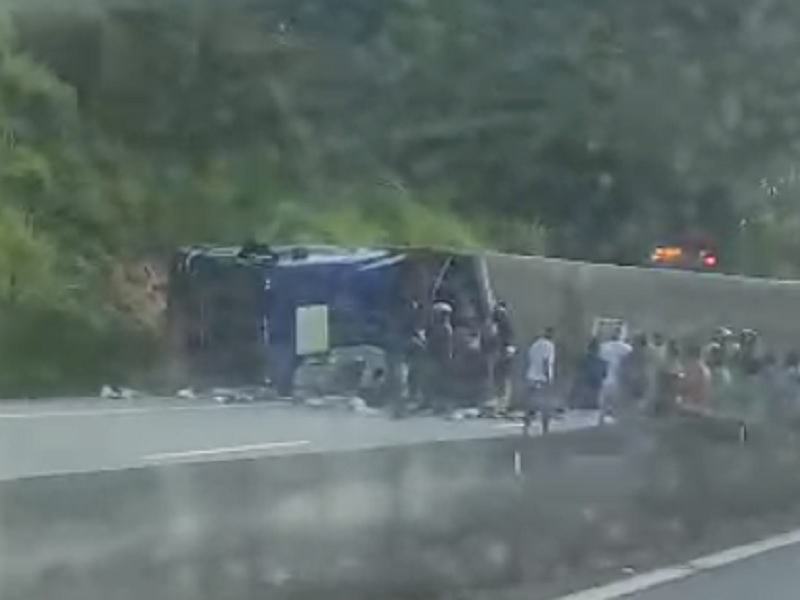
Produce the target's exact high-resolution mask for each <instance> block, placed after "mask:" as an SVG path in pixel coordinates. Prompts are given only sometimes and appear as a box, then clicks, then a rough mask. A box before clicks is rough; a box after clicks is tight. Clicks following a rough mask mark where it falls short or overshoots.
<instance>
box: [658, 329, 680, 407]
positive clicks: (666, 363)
mask: <svg viewBox="0 0 800 600" xmlns="http://www.w3.org/2000/svg"><path fill="white" fill-rule="evenodd" d="M666 349H667V352H666V356H665V358H664V360H663V362H661V363H659V364H658V365H657V367H656V391H655V402H654V404H653V415H654V416H656V417H663V416H668V415H670V414H672V413H673V412H674V410H675V408H676V407H677V405H678V400H679V399H680V395H681V382H682V380H683V364H682V362H681V350H680V346H679V345H678V342H677V341H676V340H669V342H667V345H666Z"/></svg>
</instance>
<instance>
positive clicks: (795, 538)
mask: <svg viewBox="0 0 800 600" xmlns="http://www.w3.org/2000/svg"><path fill="white" fill-rule="evenodd" d="M799 590H800V530H795V531H791V532H789V533H784V534H781V535H777V536H774V537H771V538H767V539H764V540H760V541H757V542H752V543H749V544H745V545H743V546H738V547H734V548H729V549H727V550H723V551H722V552H718V553H716V554H712V555H709V556H704V557H701V558H696V559H693V560H690V561H689V562H686V563H684V564H678V565H674V566H671V567H666V568H663V569H659V570H656V571H652V572H649V573H643V574H641V575H636V576H634V577H630V578H627V579H621V580H619V581H615V582H612V583H609V584H606V585H602V586H599V587H595V588H590V589H586V590H582V591H579V592H575V593H572V594H569V595H567V596H562V597H560V598H559V599H558V600H717V599H724V600H753V599H755V598H765V599H769V600H794V599H795V598H798V597H800V593H798V591H799Z"/></svg>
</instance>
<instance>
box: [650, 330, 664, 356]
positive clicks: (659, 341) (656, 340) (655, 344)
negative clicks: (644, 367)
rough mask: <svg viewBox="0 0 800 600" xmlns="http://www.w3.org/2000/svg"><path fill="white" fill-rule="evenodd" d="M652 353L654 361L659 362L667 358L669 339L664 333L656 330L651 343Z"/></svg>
mask: <svg viewBox="0 0 800 600" xmlns="http://www.w3.org/2000/svg"><path fill="white" fill-rule="evenodd" d="M650 353H651V354H652V355H653V362H654V363H655V364H658V363H660V362H663V361H664V360H666V358H667V340H666V338H665V337H664V334H663V333H660V332H658V331H656V332H655V333H654V334H653V339H652V343H651V344H650Z"/></svg>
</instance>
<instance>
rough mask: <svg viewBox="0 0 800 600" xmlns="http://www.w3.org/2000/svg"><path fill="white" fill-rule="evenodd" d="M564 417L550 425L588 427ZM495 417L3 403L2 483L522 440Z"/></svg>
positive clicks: (581, 419) (161, 403)
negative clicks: (480, 440)
mask: <svg viewBox="0 0 800 600" xmlns="http://www.w3.org/2000/svg"><path fill="white" fill-rule="evenodd" d="M593 420H594V417H593V416H590V415H586V416H569V417H568V418H567V419H566V420H565V421H564V422H562V423H560V424H558V425H557V427H556V431H557V430H558V429H561V430H563V429H574V428H576V427H584V426H588V425H590V424H591V423H592V422H593ZM519 432H520V426H519V425H517V424H514V423H508V422H498V421H491V420H470V421H447V420H444V419H441V418H435V417H418V418H416V417H415V418H410V419H407V420H402V421H396V420H392V419H389V418H387V417H386V416H383V415H363V414H356V413H353V412H349V411H344V410H335V409H311V408H306V407H295V406H287V405H278V404H269V403H263V404H248V405H220V404H215V403H210V402H200V401H197V402H194V403H185V402H184V403H178V402H176V401H174V400H172V401H169V400H157V399H140V400H136V401H127V402H117V403H115V402H113V401H99V400H83V401H81V400H72V401H63V402H45V403H29V404H25V403H10V404H8V403H6V404H0V480H3V479H15V478H19V477H28V476H36V475H47V474H55V473H72V472H87V471H97V470H107V469H124V468H130V467H140V466H145V465H151V464H163V463H170V462H185V461H209V460H225V459H231V458H242V457H249V456H259V455H266V454H287V453H297V452H330V451H338V450H354V449H361V448H370V447H379V446H386V445H398V444H414V443H420V442H428V441H435V440H459V439H473V438H491V437H501V436H509V435H519Z"/></svg>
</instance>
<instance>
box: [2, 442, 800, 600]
mask: <svg viewBox="0 0 800 600" xmlns="http://www.w3.org/2000/svg"><path fill="white" fill-rule="evenodd" d="M683 431H685V428H684V427H680V428H679V429H678V433H676V432H675V431H673V432H671V433H669V435H667V436H666V437H665V435H664V431H661V432H660V433H658V432H653V431H650V430H648V429H647V428H640V427H629V428H617V427H606V428H597V429H592V430H586V431H577V432H571V433H564V434H554V435H551V436H547V437H544V438H533V439H529V440H524V439H522V438H502V439H494V440H482V441H458V442H446V443H431V444H423V445H416V446H398V447H389V448H383V449H373V450H364V451H356V452H342V453H326V454H311V453H309V454H298V455H291V456H283V457H271V458H268V457H265V458H259V459H248V460H235V461H229V462H210V463H205V464H183V465H173V466H162V467H152V468H142V469H133V470H127V471H108V472H97V473H88V474H74V475H63V476H52V477H38V478H30V479H20V480H14V481H4V482H0V597H1V598H3V600H23V599H24V600H49V599H53V600H55V599H58V600H73V599H74V600H109V599H120V600H127V599H129V598H130V599H134V598H135V599H137V600H138V599H141V598H165V599H166V598H168V599H170V600H184V599H186V600H222V599H226V600H227V599H254V598H265V597H268V598H279V599H280V598H309V599H311V598H325V599H326V600H329V599H331V598H348V599H349V600H352V599H354V598H375V597H381V598H390V597H392V596H393V594H395V593H396V594H398V595H400V594H409V593H414V594H420V595H421V597H432V596H433V594H435V593H436V592H440V591H441V590H451V591H452V590H465V589H476V588H493V587H503V586H507V585H512V584H520V583H523V582H525V581H526V580H529V579H534V578H537V577H540V576H544V575H546V574H547V573H548V572H553V571H556V570H559V569H562V570H563V569H565V568H567V569H569V568H579V566H580V565H582V564H587V563H590V562H591V561H593V560H595V559H597V558H598V557H602V556H605V555H608V554H612V555H613V554H614V553H615V552H616V553H619V552H626V551H630V550H631V549H635V548H640V547H642V546H653V545H654V544H655V539H656V537H655V535H656V534H655V533H654V532H656V531H657V528H658V524H659V523H664V522H668V521H671V520H674V519H675V518H679V519H684V520H685V522H686V523H687V526H688V527H702V526H704V525H705V524H707V523H708V522H709V521H710V520H711V519H713V518H717V517H718V516H719V515H720V514H722V513H723V512H724V511H729V512H730V514H732V515H736V514H739V515H741V514H748V515H749V514H757V513H758V512H759V511H770V510H777V509H778V508H779V507H780V506H781V505H783V504H785V503H786V502H787V501H795V500H797V499H798V498H799V497H800V491H799V490H798V489H797V486H796V485H794V486H781V485H780V483H779V482H780V481H781V479H785V478H786V476H787V474H788V473H794V472H796V468H797V466H798V465H797V462H798V460H797V458H795V457H796V456H798V454H797V453H795V454H794V457H791V458H789V459H787V460H785V461H784V462H781V460H782V459H781V457H780V452H778V451H777V450H776V448H777V449H781V448H785V446H784V445H780V444H779V445H773V444H772V443H771V442H770V443H767V442H764V443H763V444H761V445H759V444H756V443H755V442H752V443H751V445H749V446H746V447H745V446H742V447H741V448H740V447H739V446H736V445H735V444H737V442H735V441H730V440H728V439H722V440H720V441H718V442H716V441H711V442H710V441H708V439H707V436H705V434H703V435H698V434H697V431H696V429H695V430H693V433H692V434H691V436H692V437H691V440H694V441H692V443H691V444H688V443H681V442H680V436H682V435H683V434H682V433H680V432H683ZM687 435H688V434H687ZM687 439H688V438H687ZM756 439H759V438H758V436H756ZM764 439H772V438H770V437H766V438H764ZM665 440H667V441H666V442H665ZM676 440H677V441H676ZM730 444H734V446H733V448H734V451H732V452H731V451H730V448H731V446H730ZM718 445H721V446H719V447H718ZM720 447H724V448H723V451H722V452H720V451H719V448H720ZM764 448H767V449H768V451H763V449H764ZM687 449H688V451H689V453H688V454H687ZM787 456H788V453H787ZM701 457H702V458H703V460H698V458H701ZM698 465H699V467H698ZM689 467H691V468H689ZM676 473H677V476H676V475H675V474H676ZM676 482H677V483H676ZM698 482H702V486H700V487H698V485H697V484H698ZM747 490H751V491H752V492H751V493H750V494H749V495H747V494H746V493H745V492H746V491H747ZM755 490H758V492H755ZM734 498H739V500H736V501H734V500H733V499H734ZM698 507H699V508H701V509H702V510H700V509H699V508H698ZM709 507H711V508H712V509H713V510H709ZM737 511H738V512H737Z"/></svg>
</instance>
